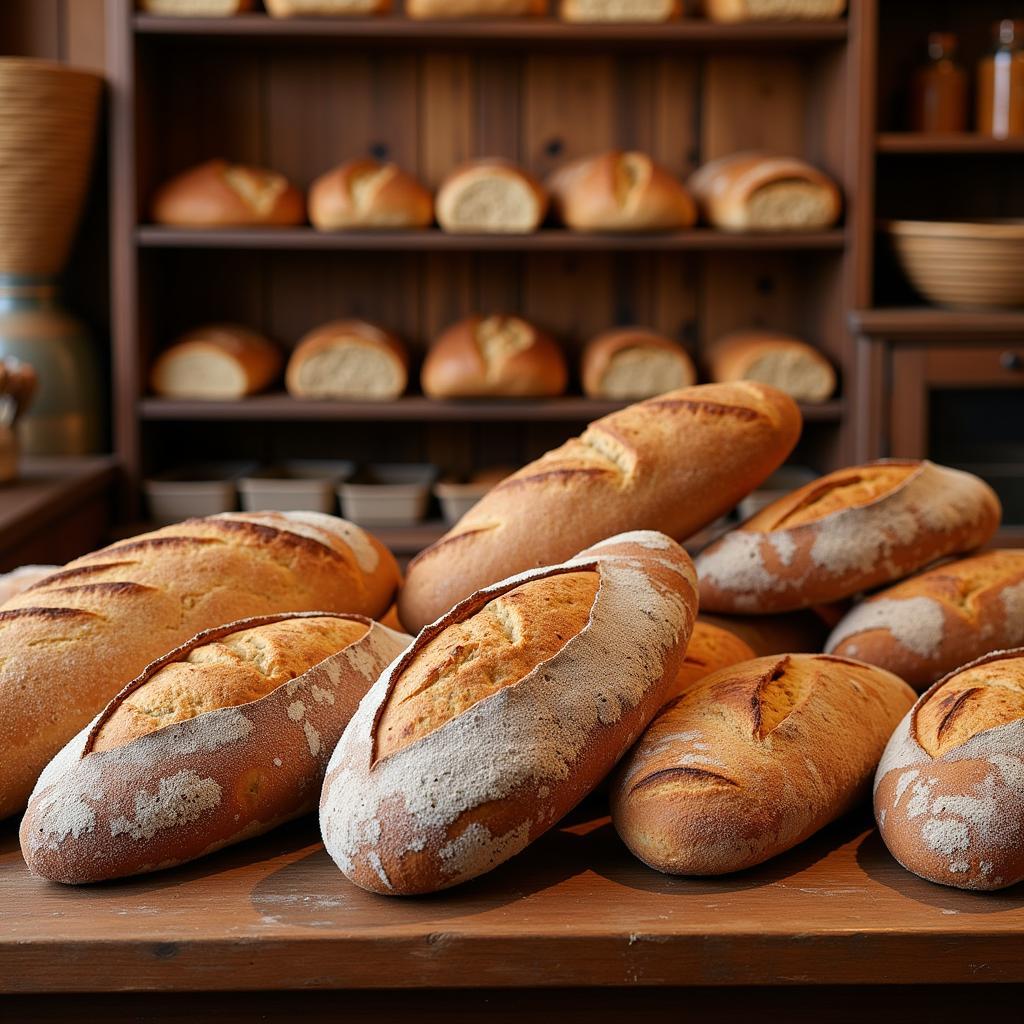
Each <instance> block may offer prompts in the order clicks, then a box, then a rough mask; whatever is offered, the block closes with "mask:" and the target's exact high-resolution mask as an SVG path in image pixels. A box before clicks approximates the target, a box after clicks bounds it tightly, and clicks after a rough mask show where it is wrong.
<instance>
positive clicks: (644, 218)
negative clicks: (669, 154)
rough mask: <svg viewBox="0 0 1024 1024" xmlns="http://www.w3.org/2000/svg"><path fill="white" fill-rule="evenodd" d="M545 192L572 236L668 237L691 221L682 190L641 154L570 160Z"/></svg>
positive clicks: (691, 207) (690, 204) (693, 210)
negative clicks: (633, 233) (637, 233)
mask: <svg viewBox="0 0 1024 1024" xmlns="http://www.w3.org/2000/svg"><path fill="white" fill-rule="evenodd" d="M547 186H548V189H549V191H550V192H551V196H552V199H553V201H554V204H555V208H556V210H557V212H558V215H559V217H560V218H561V219H562V222H563V223H564V224H565V226H566V227H569V228H572V229H573V230H574V231H673V230H678V229H681V228H689V227H692V226H693V224H694V223H695V222H696V220H697V206H696V203H695V202H694V201H693V198H692V197H691V195H690V193H689V192H688V191H687V190H686V186H685V185H683V183H682V182H681V181H679V180H678V179H677V178H676V177H675V176H674V175H673V174H672V173H671V172H670V171H668V170H666V169H665V168H664V167H662V166H661V165H660V164H657V163H655V162H654V161H653V160H652V159H651V158H650V157H649V156H648V155H647V154H646V153H636V152H628V153H623V152H620V151H619V150H612V151H611V152H608V153H602V154H600V155H599V156H592V157H586V158H584V159H582V160H576V161H574V162H573V163H570V164H567V165H566V166H565V167H561V168H559V169H558V170H557V171H555V172H554V173H553V174H552V175H551V176H550V177H549V178H548V181H547Z"/></svg>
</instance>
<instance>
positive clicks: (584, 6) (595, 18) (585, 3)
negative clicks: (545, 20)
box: [559, 0, 683, 22]
mask: <svg viewBox="0 0 1024 1024" xmlns="http://www.w3.org/2000/svg"><path fill="white" fill-rule="evenodd" d="M682 13H683V5H682V3H681V2H680V0H561V4H560V5H559V16H560V17H561V19H562V21H576V22H602V21H618V22H621V21H671V20H673V19H674V18H678V17H679V16H680V15H681V14H682Z"/></svg>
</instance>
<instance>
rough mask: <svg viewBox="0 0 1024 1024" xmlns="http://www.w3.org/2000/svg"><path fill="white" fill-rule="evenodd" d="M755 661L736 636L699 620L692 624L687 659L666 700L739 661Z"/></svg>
mask: <svg viewBox="0 0 1024 1024" xmlns="http://www.w3.org/2000/svg"><path fill="white" fill-rule="evenodd" d="M754 657H755V655H754V652H753V650H752V649H751V648H750V645H749V644H748V643H747V642H746V641H745V640H741V639H740V638H739V637H738V636H737V635H736V634H735V633H730V632H729V630H727V629H723V628H722V627H721V626H715V625H712V624H711V623H710V622H703V621H702V620H701V619H698V620H697V621H696V622H695V623H694V624H693V632H692V633H691V634H690V643H689V645H688V646H687V648H686V656H685V657H684V658H683V663H682V665H681V666H680V668H679V673H678V674H677V675H676V681H675V683H674V684H673V686H672V688H671V690H670V691H669V694H668V698H669V700H674V699H675V698H676V697H678V696H679V695H680V694H681V693H684V692H685V691H686V690H689V689H690V688H691V687H692V686H694V685H695V684H696V683H698V682H700V680H701V679H703V678H704V677H705V676H709V675H711V674H712V672H718V671H719V670H720V669H723V668H728V667H729V666H730V665H738V664H739V663H740V662H741V661H750V660H751V659H752V658H754Z"/></svg>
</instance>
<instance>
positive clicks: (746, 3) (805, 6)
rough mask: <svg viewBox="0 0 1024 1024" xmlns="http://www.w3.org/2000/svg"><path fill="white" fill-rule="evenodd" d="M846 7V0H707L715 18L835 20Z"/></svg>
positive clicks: (706, 9) (709, 14) (708, 10)
mask: <svg viewBox="0 0 1024 1024" xmlns="http://www.w3.org/2000/svg"><path fill="white" fill-rule="evenodd" d="M845 10H846V0H704V14H705V15H706V16H707V17H708V18H710V19H711V20H712V21H726V22H729V21H793V20H798V19H805V20H815V21H821V20H831V19H833V18H838V17H840V16H841V15H842V13H843V11H845Z"/></svg>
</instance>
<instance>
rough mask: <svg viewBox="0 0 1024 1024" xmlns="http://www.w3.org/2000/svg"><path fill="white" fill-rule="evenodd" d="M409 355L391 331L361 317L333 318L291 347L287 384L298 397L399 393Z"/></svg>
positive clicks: (386, 397) (406, 379)
mask: <svg viewBox="0 0 1024 1024" xmlns="http://www.w3.org/2000/svg"><path fill="white" fill-rule="evenodd" d="M408 382H409V354H408V352H407V351H406V348H405V346H404V345H403V344H402V342H401V341H400V340H399V339H398V337H397V336H396V335H394V334H392V333H391V332H390V331H385V330H384V329H383V328H381V327H377V326H376V325H375V324H369V323H367V322H366V321H365V320H332V321H331V322H330V323H328V324H323V325H322V326H320V327H316V328H314V329H313V330H312V331H310V332H309V333H308V334H307V335H306V336H305V337H303V338H302V340H301V341H300V342H299V343H298V345H296V346H295V351H294V352H292V354H291V357H290V358H289V360H288V369H287V371H286V372H285V386H286V387H287V388H288V393H289V394H291V395H294V396H295V397H296V398H337V399H350V398H354V399H376V400H377V401H388V400H390V399H393V398H398V396H399V395H401V394H403V393H404V391H405V388H406V385H407V384H408Z"/></svg>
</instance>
